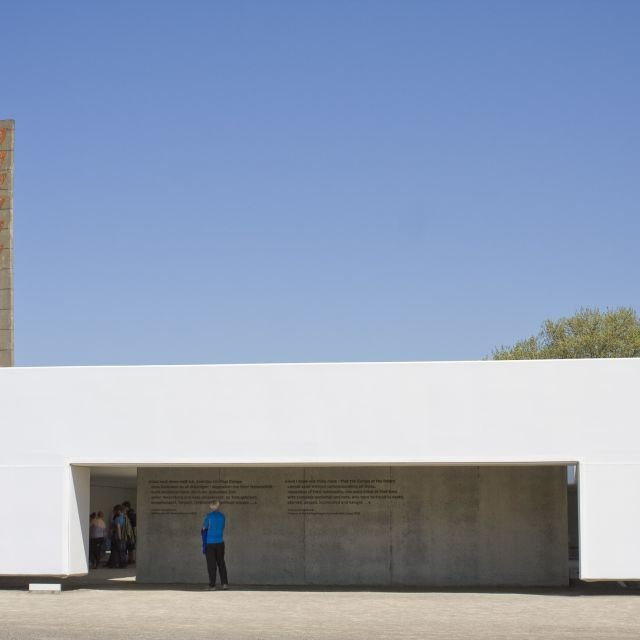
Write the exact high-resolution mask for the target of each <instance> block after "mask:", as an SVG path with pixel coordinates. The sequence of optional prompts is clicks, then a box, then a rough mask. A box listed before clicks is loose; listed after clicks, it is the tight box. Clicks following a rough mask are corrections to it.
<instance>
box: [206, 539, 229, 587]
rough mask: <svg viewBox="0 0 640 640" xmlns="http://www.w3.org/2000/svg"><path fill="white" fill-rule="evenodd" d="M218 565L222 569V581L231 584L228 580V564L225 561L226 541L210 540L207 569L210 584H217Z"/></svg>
mask: <svg viewBox="0 0 640 640" xmlns="http://www.w3.org/2000/svg"><path fill="white" fill-rule="evenodd" d="M216 567H217V568H218V569H220V582H221V583H222V584H229V581H228V580H227V565H226V564H225V562H224V542H209V543H208V544H207V569H208V570H209V585H210V586H212V587H213V586H215V584H216Z"/></svg>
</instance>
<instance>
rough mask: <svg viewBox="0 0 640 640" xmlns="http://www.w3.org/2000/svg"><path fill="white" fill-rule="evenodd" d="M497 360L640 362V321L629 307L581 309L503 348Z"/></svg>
mask: <svg viewBox="0 0 640 640" xmlns="http://www.w3.org/2000/svg"><path fill="white" fill-rule="evenodd" d="M492 357H493V359H494V360H545V359H550V358H638V357H640V319H639V318H638V315H637V313H636V312H635V311H634V310H633V309H631V308H628V307H621V308H619V309H613V310H609V309H607V310H606V311H600V310H599V309H580V311H578V312H577V313H576V314H575V315H573V316H571V317H569V318H560V320H558V321H556V322H554V321H553V320H546V321H545V322H544V323H543V324H542V328H541V329H540V333H538V335H535V336H531V337H530V338H526V339H525V340H521V341H520V342H516V344H515V345H513V347H504V346H503V347H500V348H498V349H494V351H493V353H492Z"/></svg>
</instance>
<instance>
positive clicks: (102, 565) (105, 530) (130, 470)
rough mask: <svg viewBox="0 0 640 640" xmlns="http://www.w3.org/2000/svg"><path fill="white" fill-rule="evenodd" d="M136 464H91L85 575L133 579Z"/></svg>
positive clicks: (135, 540)
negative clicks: (87, 568) (86, 572)
mask: <svg viewBox="0 0 640 640" xmlns="http://www.w3.org/2000/svg"><path fill="white" fill-rule="evenodd" d="M137 487H138V468H137V467H135V466H94V467H91V484H90V495H89V514H87V517H88V518H89V520H90V524H89V545H88V558H87V561H88V567H89V577H90V578H91V579H92V580H93V579H95V580H129V581H133V580H135V576H136V559H137V558H136V554H137V528H138V522H137V507H138V504H137V491H138V488H137Z"/></svg>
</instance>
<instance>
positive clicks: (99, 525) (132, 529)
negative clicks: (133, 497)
mask: <svg viewBox="0 0 640 640" xmlns="http://www.w3.org/2000/svg"><path fill="white" fill-rule="evenodd" d="M136 526H137V517H136V512H135V509H134V508H133V507H132V506H131V503H130V502H123V503H122V504H117V505H115V506H114V507H113V509H112V511H111V518H110V520H109V525H108V526H107V524H106V523H105V520H104V512H102V511H98V512H95V513H92V514H91V516H90V521H89V566H90V567H91V568H92V569H97V568H98V566H99V565H100V560H101V557H102V552H103V550H105V548H106V546H107V544H110V548H111V554H110V556H109V562H108V563H107V565H106V566H108V567H111V568H115V569H117V568H124V567H126V566H127V565H128V564H130V563H132V562H135V552H136Z"/></svg>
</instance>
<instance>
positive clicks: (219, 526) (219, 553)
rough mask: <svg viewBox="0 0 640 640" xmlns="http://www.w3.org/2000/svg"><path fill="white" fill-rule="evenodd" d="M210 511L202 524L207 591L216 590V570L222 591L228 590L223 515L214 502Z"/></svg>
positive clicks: (218, 504)
mask: <svg viewBox="0 0 640 640" xmlns="http://www.w3.org/2000/svg"><path fill="white" fill-rule="evenodd" d="M209 509H211V511H210V512H209V513H208V514H207V515H206V516H205V519H204V522H203V523H202V542H203V546H205V544H206V547H205V549H204V551H205V554H206V556H207V570H208V571H209V589H210V590H215V588H216V569H220V582H221V584H222V588H223V589H228V588H229V580H228V579H227V565H226V564H225V561H224V525H225V517H224V513H222V512H221V511H220V502H219V501H218V500H214V501H213V502H212V503H211V504H210V505H209Z"/></svg>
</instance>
